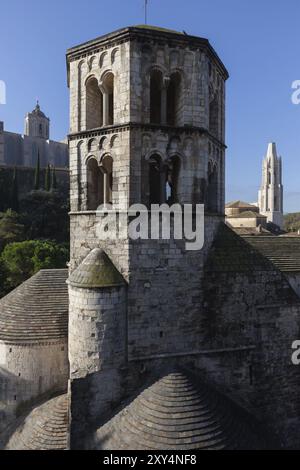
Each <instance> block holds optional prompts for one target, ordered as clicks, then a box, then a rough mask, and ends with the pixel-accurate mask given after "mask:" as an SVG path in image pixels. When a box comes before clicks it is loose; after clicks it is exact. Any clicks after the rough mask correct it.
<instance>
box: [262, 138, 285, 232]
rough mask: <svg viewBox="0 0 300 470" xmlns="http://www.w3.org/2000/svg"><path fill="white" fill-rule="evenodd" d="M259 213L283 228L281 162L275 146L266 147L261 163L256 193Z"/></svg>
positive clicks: (273, 144)
mask: <svg viewBox="0 0 300 470" xmlns="http://www.w3.org/2000/svg"><path fill="white" fill-rule="evenodd" d="M258 205H259V209H260V212H261V213H262V214H263V215H265V216H267V218H268V222H271V223H273V224H275V225H277V226H278V227H280V228H282V227H283V186H282V161H281V157H278V156H277V151H276V144H275V143H274V142H273V143H270V144H269V145H268V151H267V155H266V157H265V159H264V161H263V171H262V185H261V188H260V190H259V193H258Z"/></svg>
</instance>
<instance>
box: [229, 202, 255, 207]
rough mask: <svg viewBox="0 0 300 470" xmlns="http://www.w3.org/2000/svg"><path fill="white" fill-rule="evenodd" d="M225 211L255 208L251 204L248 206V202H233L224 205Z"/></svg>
mask: <svg viewBox="0 0 300 470" xmlns="http://www.w3.org/2000/svg"><path fill="white" fill-rule="evenodd" d="M225 207H226V209H228V208H229V209H231V208H232V209H245V208H247V207H248V208H249V209H251V208H253V207H256V206H254V205H253V204H249V203H248V202H244V201H233V202H228V203H227V204H226V205H225Z"/></svg>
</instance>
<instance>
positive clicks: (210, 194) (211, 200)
mask: <svg viewBox="0 0 300 470" xmlns="http://www.w3.org/2000/svg"><path fill="white" fill-rule="evenodd" d="M206 209H207V210H208V211H209V212H218V168H217V165H216V164H214V163H213V162H209V164H208V172H207V198H206Z"/></svg>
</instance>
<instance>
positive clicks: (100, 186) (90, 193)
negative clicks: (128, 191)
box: [87, 158, 104, 211]
mask: <svg viewBox="0 0 300 470" xmlns="http://www.w3.org/2000/svg"><path fill="white" fill-rule="evenodd" d="M103 195H104V176H103V172H102V171H101V169H100V168H99V165H98V162H97V160H96V159H95V158H90V159H89V160H88V162H87V206H88V207H87V209H88V210H91V211H93V210H97V208H98V206H100V205H101V204H103V202H104V201H103Z"/></svg>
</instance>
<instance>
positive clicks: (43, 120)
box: [24, 101, 50, 140]
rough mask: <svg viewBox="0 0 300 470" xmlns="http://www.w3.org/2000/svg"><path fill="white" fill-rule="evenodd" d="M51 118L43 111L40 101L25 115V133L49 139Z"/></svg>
mask: <svg viewBox="0 0 300 470" xmlns="http://www.w3.org/2000/svg"><path fill="white" fill-rule="evenodd" d="M49 127H50V119H49V118H47V117H46V116H45V114H44V113H43V112H42V111H41V108H40V105H39V102H38V101H37V104H36V107H35V108H34V110H33V111H32V112H31V113H27V115H26V117H25V131H24V134H25V135H27V136H29V137H40V138H41V139H45V140H48V139H49Z"/></svg>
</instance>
